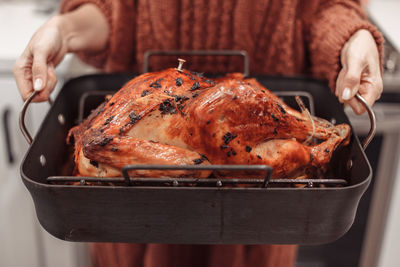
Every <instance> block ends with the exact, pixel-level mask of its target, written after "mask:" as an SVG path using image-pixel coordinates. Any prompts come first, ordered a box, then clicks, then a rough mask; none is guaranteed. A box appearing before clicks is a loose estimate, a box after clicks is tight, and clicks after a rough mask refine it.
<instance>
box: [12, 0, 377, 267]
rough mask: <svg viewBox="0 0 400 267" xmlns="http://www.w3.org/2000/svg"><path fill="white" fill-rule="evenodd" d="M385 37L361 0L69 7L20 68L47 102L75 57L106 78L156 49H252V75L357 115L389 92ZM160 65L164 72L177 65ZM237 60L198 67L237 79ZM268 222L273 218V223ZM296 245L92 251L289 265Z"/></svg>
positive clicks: (150, 264) (179, 261) (111, 260)
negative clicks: (300, 83)
mask: <svg viewBox="0 0 400 267" xmlns="http://www.w3.org/2000/svg"><path fill="white" fill-rule="evenodd" d="M382 47H383V38H382V35H381V33H380V32H379V31H378V30H377V29H376V28H375V27H374V26H373V25H372V24H371V23H370V22H369V21H368V20H367V17H366V15H365V13H364V12H363V10H362V7H361V4H360V3H359V1H352V0H310V1H302V0H235V1H216V0H210V1H206V0H195V1H190V0H179V1H177V0H163V1H161V0H138V1H122V0H120V1H112V0H69V1H68V0H64V1H62V3H61V7H60V14H59V15H56V16H54V17H53V18H51V19H50V20H48V21H47V22H46V23H45V24H44V25H43V26H42V27H41V28H40V29H38V30H37V32H36V33H35V34H34V35H33V37H32V39H31V40H30V42H29V43H28V44H27V47H26V49H25V50H24V51H23V53H22V55H21V56H20V58H19V59H18V60H17V61H16V63H15V66H14V75H15V78H16V82H17V85H18V88H19V90H20V93H21V96H22V98H23V99H26V98H27V97H28V96H29V95H30V94H31V93H32V91H33V90H37V91H40V93H39V94H38V95H37V96H36V97H35V99H34V101H37V102H40V101H45V100H46V99H48V97H49V95H50V93H51V92H52V90H53V89H54V87H55V85H56V82H57V77H56V74H55V67H56V66H57V65H58V64H59V63H60V62H61V61H62V59H63V58H64V56H65V55H66V54H67V53H75V54H77V55H78V56H79V57H80V58H81V59H82V60H83V61H85V62H87V63H89V64H91V65H93V66H95V67H97V68H99V69H101V70H102V71H104V72H120V71H124V72H126V71H130V72H138V71H139V70H140V66H142V64H143V60H144V53H145V52H146V51H148V50H223V49H230V50H246V51H247V53H248V54H249V57H250V67H251V68H250V72H251V73H252V74H269V75H308V76H312V77H315V78H318V79H321V80H325V81H327V82H328V83H329V85H330V88H331V90H332V92H334V93H335V94H336V96H337V97H338V100H339V101H340V102H342V103H344V104H347V105H349V106H350V107H351V108H352V109H353V110H354V112H355V113H357V114H361V113H363V112H365V108H364V107H363V105H362V104H361V103H359V102H358V100H357V99H356V98H355V95H356V94H357V93H359V94H360V95H361V96H362V97H364V98H365V100H366V101H367V103H368V104H369V105H371V106H372V105H373V104H374V102H375V101H376V100H377V99H379V97H380V95H381V93H382V90H383V85H382V64H381V61H382V49H383V48H382ZM167 62H168V61H167V59H166V58H155V59H153V61H152V63H153V64H154V65H155V66H164V67H166V66H168V65H166V64H167ZM239 64H241V63H240V62H237V61H236V60H235V59H234V58H207V60H206V61H201V60H199V59H195V58H193V60H191V69H193V70H201V71H209V72H217V73H218V72H219V73H221V72H232V71H237V70H238V69H240V67H241V66H240V65H239ZM266 219H267V218H266ZM296 253H297V246H296V245H253V246H252V245H202V246H196V245H163V244H116V243H113V244H111V243H109V244H93V245H92V256H93V257H92V259H93V264H94V265H95V266H145V267H158V266H166V267H169V266H171V267H172V266H237V267H241V266H263V267H269V266H274V267H290V266H294V263H295V260H296Z"/></svg>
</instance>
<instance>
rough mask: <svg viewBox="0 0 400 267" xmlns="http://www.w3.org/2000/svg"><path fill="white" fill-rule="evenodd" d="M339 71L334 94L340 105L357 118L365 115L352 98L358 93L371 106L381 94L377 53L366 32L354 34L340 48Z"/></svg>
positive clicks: (380, 77)
mask: <svg viewBox="0 0 400 267" xmlns="http://www.w3.org/2000/svg"><path fill="white" fill-rule="evenodd" d="M340 60H341V63H342V69H341V70H340V72H339V75H338V78H337V80H336V91H335V94H336V96H337V97H338V99H339V101H340V102H341V103H345V104H348V105H349V106H350V107H351V108H352V109H353V111H354V112H355V113H356V114H359V115H360V114H362V113H364V112H365V108H364V106H363V105H362V104H361V103H360V102H359V101H358V100H357V99H356V98H355V97H354V96H355V95H356V93H359V94H360V95H361V96H362V97H363V98H364V99H365V100H366V101H367V103H368V104H369V105H370V106H372V105H373V104H374V102H375V101H376V100H377V99H379V98H380V96H381V94H382V90H383V82H382V74H381V70H380V63H379V53H378V48H377V46H376V43H375V40H374V38H373V37H372V35H371V33H370V32H369V31H367V30H359V31H357V32H356V33H354V34H353V35H352V36H351V37H350V39H349V40H348V41H347V42H346V43H345V45H344V46H343V48H342V51H341V55H340Z"/></svg>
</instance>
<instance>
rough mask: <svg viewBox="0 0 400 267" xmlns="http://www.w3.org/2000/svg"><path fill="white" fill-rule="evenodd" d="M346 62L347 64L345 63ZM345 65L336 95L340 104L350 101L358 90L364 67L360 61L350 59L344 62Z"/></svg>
mask: <svg viewBox="0 0 400 267" xmlns="http://www.w3.org/2000/svg"><path fill="white" fill-rule="evenodd" d="M346 61H347V62H346ZM345 62H346V63H347V64H345V65H344V67H343V75H342V76H341V78H342V81H340V83H339V84H340V85H341V86H340V88H338V89H339V92H337V95H338V97H339V101H340V102H342V103H343V102H347V101H349V100H350V99H352V98H353V97H354V96H355V95H356V93H357V92H358V90H359V87H360V82H361V75H362V72H363V70H364V66H363V65H362V62H361V61H360V60H357V59H356V58H352V57H351V56H350V58H349V60H345Z"/></svg>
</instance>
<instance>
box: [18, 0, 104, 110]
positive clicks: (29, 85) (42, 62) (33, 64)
mask: <svg viewBox="0 0 400 267" xmlns="http://www.w3.org/2000/svg"><path fill="white" fill-rule="evenodd" d="M109 33H110V27H109V25H108V21H107V19H106V17H105V16H104V14H103V13H102V11H101V10H100V9H99V8H98V7H97V6H96V5H94V4H90V3H88V4H84V5H82V6H80V7H78V8H77V9H75V10H73V11H71V12H68V13H65V14H63V15H58V16H55V17H53V18H51V19H50V20H49V21H47V22H46V23H45V24H44V25H43V26H42V27H40V28H39V30H38V31H37V32H36V33H35V34H34V35H33V37H32V39H31V40H30V41H29V43H28V45H27V47H26V48H25V50H24V52H23V53H22V55H21V56H20V57H19V58H18V59H17V61H16V62H15V65H14V70H13V72H14V76H15V80H16V82H17V85H18V88H19V91H20V93H21V96H22V98H23V99H24V100H25V99H27V98H28V97H29V95H30V94H32V92H33V90H36V91H41V92H40V93H39V94H38V95H37V96H36V97H35V98H34V99H33V101H35V102H41V101H45V100H47V99H48V98H49V95H50V93H51V91H53V89H54V87H55V85H56V83H57V77H56V72H55V70H54V68H55V67H56V66H57V65H58V64H59V63H60V62H61V60H62V59H63V58H64V56H65V54H66V53H67V52H93V53H96V52H99V51H102V50H104V49H105V48H106V46H107V43H108V38H109Z"/></svg>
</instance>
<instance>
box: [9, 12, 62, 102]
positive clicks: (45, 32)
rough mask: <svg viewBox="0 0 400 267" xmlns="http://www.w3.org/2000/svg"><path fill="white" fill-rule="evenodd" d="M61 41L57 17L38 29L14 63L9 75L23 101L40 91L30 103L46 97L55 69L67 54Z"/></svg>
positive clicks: (52, 83) (55, 81) (47, 96)
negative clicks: (12, 75) (15, 83)
mask: <svg viewBox="0 0 400 267" xmlns="http://www.w3.org/2000/svg"><path fill="white" fill-rule="evenodd" d="M64 39H65V38H64ZM64 39H63V36H62V34H61V30H60V18H59V17H57V16H56V17H54V18H52V19H50V20H49V21H48V22H46V23H45V24H44V25H43V26H42V27H41V28H39V30H38V31H37V32H36V33H35V34H34V35H33V37H32V38H31V40H30V41H29V43H28V45H27V47H26V48H25V50H24V52H23V53H22V55H21V56H20V57H19V58H18V59H17V61H16V62H15V64H14V69H13V72H14V76H15V80H16V82H17V86H18V89H19V91H20V93H21V96H22V98H23V99H24V100H25V99H26V98H28V97H29V95H30V94H31V93H32V92H33V90H36V91H41V92H40V93H39V94H38V95H37V96H36V97H35V98H34V99H33V101H34V102H41V101H45V100H47V99H48V98H49V95H50V93H51V92H52V91H53V89H54V87H55V85H56V83H57V76H56V72H55V67H56V66H57V65H58V64H59V63H60V62H61V60H62V59H63V58H64V56H65V54H66V53H67V45H66V40H64Z"/></svg>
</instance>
